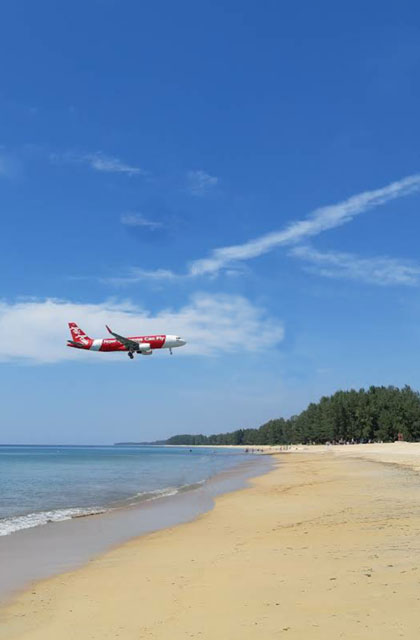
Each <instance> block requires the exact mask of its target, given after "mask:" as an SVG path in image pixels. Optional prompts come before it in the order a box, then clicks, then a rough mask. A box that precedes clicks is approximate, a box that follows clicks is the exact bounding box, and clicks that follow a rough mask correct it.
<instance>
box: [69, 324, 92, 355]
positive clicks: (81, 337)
mask: <svg viewBox="0 0 420 640" xmlns="http://www.w3.org/2000/svg"><path fill="white" fill-rule="evenodd" d="M69 329H70V333H71V337H72V339H71V340H69V342H73V343H74V344H73V345H71V346H75V345H76V344H77V345H78V346H80V347H82V348H83V347H85V348H87V349H88V348H89V347H90V345H91V344H92V342H93V340H92V338H89V336H87V335H86V333H85V332H84V331H82V329H80V327H78V326H77V324H76V323H75V322H69Z"/></svg>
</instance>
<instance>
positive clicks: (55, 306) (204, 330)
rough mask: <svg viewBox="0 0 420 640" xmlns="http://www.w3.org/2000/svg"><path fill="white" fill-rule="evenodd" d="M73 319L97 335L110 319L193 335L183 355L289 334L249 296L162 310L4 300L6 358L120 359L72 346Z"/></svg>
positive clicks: (130, 330)
mask: <svg viewBox="0 0 420 640" xmlns="http://www.w3.org/2000/svg"><path fill="white" fill-rule="evenodd" d="M69 320H72V321H76V322H78V323H79V324H80V326H81V327H82V328H83V329H84V331H86V333H88V334H89V335H91V336H92V337H101V335H104V326H105V324H108V325H110V326H111V327H113V328H115V330H117V331H119V332H120V333H121V334H123V335H129V336H130V335H131V336H133V335H142V334H145V335H148V334H153V333H158V334H160V333H174V334H176V335H182V336H183V337H184V338H185V339H186V340H187V341H188V345H187V346H186V347H185V348H184V349H180V355H183V356H186V355H187V356H188V355H201V356H208V355H218V354H225V353H234V352H243V351H258V350H263V349H265V348H272V347H273V345H276V344H278V343H279V342H281V341H282V340H283V337H284V331H283V327H282V325H281V323H279V321H278V320H277V319H274V318H270V317H269V316H267V313H266V312H265V310H264V309H262V308H260V307H257V306H255V305H253V304H252V303H251V302H250V301H249V300H247V299H246V298H244V297H243V296H228V295H210V294H197V295H195V296H193V297H192V298H191V299H190V301H189V302H188V303H187V304H186V305H184V306H182V307H180V308H178V309H163V310H162V311H159V312H158V313H156V314H152V313H150V312H148V311H146V310H144V309H141V308H139V307H136V306H135V305H133V304H131V303H129V302H125V303H112V302H104V303H102V304H82V303H75V302H71V301H66V300H43V301H37V300H30V301H26V302H16V303H7V302H3V303H0V361H10V360H22V361H25V360H26V361H29V362H32V363H35V364H37V363H38V364H41V363H51V362H59V361H62V360H74V359H78V361H79V362H80V361H81V360H82V361H84V362H86V361H88V362H110V361H114V362H115V361H118V360H119V359H120V358H121V354H101V353H89V352H83V351H77V352H76V353H75V350H74V349H68V348H67V347H66V340H67V339H68V337H69V334H68V329H67V322H68V321H69ZM159 355H160V356H163V354H158V356H159ZM177 355H178V353H177ZM158 356H156V357H158Z"/></svg>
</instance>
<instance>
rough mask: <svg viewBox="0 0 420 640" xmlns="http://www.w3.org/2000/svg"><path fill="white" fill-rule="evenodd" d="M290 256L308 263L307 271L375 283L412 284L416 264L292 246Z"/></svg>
mask: <svg viewBox="0 0 420 640" xmlns="http://www.w3.org/2000/svg"><path fill="white" fill-rule="evenodd" d="M290 255H292V256H294V257H296V258H300V259H302V260H304V261H306V262H307V263H310V264H311V267H309V270H310V271H312V272H314V273H317V274H319V275H322V276H326V277H328V278H348V279H351V280H358V281H362V282H368V283H370V284H377V285H382V286H387V285H407V286H415V285H418V284H419V283H420V265H418V264H415V263H410V262H408V261H402V260H396V259H394V258H388V257H373V258H361V257H360V256H357V255H354V254H351V253H340V252H337V251H328V252H325V253H321V252H320V251H317V250H316V249H313V248H312V247H307V246H303V247H295V248H294V249H292V250H291V252H290Z"/></svg>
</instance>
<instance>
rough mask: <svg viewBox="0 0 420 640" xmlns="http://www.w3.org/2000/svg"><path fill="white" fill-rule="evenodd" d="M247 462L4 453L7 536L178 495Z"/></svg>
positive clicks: (20, 449) (157, 452) (159, 452)
mask: <svg viewBox="0 0 420 640" xmlns="http://www.w3.org/2000/svg"><path fill="white" fill-rule="evenodd" d="M244 456H246V454H243V453H238V452H237V451H229V450H222V449H196V448H194V449H189V448H167V447H152V446H145V447H122V446H118V447H69V446H66V447H64V446H48V447H42V446H36V447H34V446H0V536H4V535H10V534H12V533H14V532H16V531H19V530H21V529H26V528H31V527H35V526H40V525H45V524H46V523H48V522H56V521H61V520H68V519H70V518H74V517H76V516H82V515H87V514H91V513H100V512H103V511H107V510H109V509H113V508H115V507H119V506H121V505H124V504H125V505H128V504H132V503H135V502H140V501H144V500H150V499H153V498H156V497H160V496H164V495H173V494H175V493H177V492H178V491H181V490H187V489H189V488H193V487H194V486H195V485H197V484H201V483H203V482H205V481H206V480H207V479H208V478H209V477H211V476H213V475H214V474H216V473H219V472H220V471H223V470H225V469H229V468H232V467H234V466H235V465H237V464H238V463H239V462H242V461H243V460H244Z"/></svg>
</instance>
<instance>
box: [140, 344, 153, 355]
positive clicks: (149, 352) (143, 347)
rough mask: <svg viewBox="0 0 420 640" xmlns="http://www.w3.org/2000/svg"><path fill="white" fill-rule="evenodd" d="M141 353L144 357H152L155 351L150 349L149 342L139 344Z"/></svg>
mask: <svg viewBox="0 0 420 640" xmlns="http://www.w3.org/2000/svg"><path fill="white" fill-rule="evenodd" d="M139 353H141V354H142V356H151V355H152V353H153V351H152V349H151V348H150V344H149V343H148V342H142V343H141V344H139Z"/></svg>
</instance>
